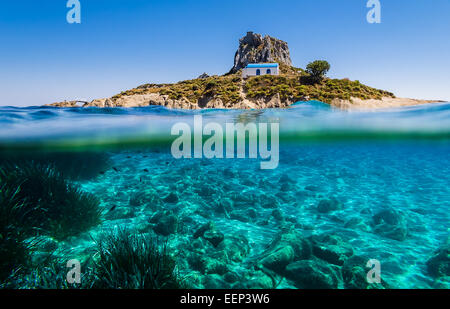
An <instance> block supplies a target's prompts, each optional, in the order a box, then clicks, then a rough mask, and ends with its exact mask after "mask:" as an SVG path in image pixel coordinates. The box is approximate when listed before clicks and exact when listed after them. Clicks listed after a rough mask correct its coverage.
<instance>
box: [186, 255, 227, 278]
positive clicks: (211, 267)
mask: <svg viewBox="0 0 450 309" xmlns="http://www.w3.org/2000/svg"><path fill="white" fill-rule="evenodd" d="M188 262H189V264H190V265H191V267H192V268H193V269H194V270H198V271H200V272H201V273H202V274H205V275H206V274H219V275H223V274H225V273H227V272H228V271H229V269H228V267H227V264H226V263H225V262H223V261H220V260H218V259H214V258H210V257H208V256H204V255H203V254H199V253H192V254H190V255H189V256H188Z"/></svg>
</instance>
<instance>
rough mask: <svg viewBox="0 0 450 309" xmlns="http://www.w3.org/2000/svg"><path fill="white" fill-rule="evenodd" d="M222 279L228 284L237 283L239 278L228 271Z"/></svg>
mask: <svg viewBox="0 0 450 309" xmlns="http://www.w3.org/2000/svg"><path fill="white" fill-rule="evenodd" d="M223 279H224V280H225V281H226V282H228V283H235V282H238V281H239V279H240V278H239V276H238V274H236V273H235V272H232V271H229V272H227V273H226V274H225V275H223Z"/></svg>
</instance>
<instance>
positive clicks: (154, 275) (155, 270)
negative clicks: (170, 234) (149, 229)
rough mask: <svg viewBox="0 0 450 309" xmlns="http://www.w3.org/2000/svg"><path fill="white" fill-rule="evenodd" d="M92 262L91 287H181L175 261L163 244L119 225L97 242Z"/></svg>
mask: <svg viewBox="0 0 450 309" xmlns="http://www.w3.org/2000/svg"><path fill="white" fill-rule="evenodd" d="M97 246H98V253H97V255H98V259H97V261H96V262H95V265H94V273H95V283H94V285H93V286H94V287H95V288H101V289H178V288H182V287H183V284H182V283H181V281H180V279H179V278H178V275H177V273H176V263H175V260H174V259H173V258H172V256H171V255H170V254H169V253H168V250H167V246H166V245H163V246H162V248H159V246H158V245H157V243H156V241H155V240H154V239H151V238H149V237H147V236H144V235H137V234H134V233H131V232H130V231H128V230H124V229H119V230H117V231H115V232H111V233H109V234H107V235H105V236H103V237H102V238H101V239H100V240H98V242H97Z"/></svg>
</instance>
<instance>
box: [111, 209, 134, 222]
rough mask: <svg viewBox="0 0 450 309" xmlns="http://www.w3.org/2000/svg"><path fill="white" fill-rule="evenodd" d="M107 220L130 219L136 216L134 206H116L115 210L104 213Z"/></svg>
mask: <svg viewBox="0 0 450 309" xmlns="http://www.w3.org/2000/svg"><path fill="white" fill-rule="evenodd" d="M104 216H105V219H107V220H119V219H129V218H134V217H136V213H135V211H134V209H133V208H130V207H116V208H115V209H114V210H113V211H110V212H108V213H107V214H105V215H104Z"/></svg>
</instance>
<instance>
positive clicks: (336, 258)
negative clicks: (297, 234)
mask: <svg viewBox="0 0 450 309" xmlns="http://www.w3.org/2000/svg"><path fill="white" fill-rule="evenodd" d="M311 240H312V247H313V254H314V256H316V257H318V258H319V259H322V260H324V261H327V262H328V263H331V264H334V265H339V266H342V265H344V262H345V260H346V259H347V258H349V257H351V256H352V255H353V248H352V246H351V245H350V244H348V243H345V242H344V241H343V240H342V238H340V237H339V236H334V235H326V234H323V235H314V236H312V237H311Z"/></svg>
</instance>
